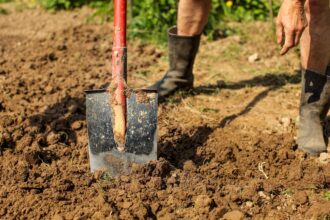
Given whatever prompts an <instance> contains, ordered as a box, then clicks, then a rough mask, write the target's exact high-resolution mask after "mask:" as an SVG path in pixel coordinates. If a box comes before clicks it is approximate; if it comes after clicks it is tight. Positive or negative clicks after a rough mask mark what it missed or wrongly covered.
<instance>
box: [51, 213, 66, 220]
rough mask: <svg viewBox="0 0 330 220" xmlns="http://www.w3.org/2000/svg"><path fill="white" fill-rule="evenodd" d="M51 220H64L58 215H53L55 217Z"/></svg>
mask: <svg viewBox="0 0 330 220" xmlns="http://www.w3.org/2000/svg"><path fill="white" fill-rule="evenodd" d="M52 220H64V218H63V217H62V216H61V215H60V214H55V215H54V216H53V217H52Z"/></svg>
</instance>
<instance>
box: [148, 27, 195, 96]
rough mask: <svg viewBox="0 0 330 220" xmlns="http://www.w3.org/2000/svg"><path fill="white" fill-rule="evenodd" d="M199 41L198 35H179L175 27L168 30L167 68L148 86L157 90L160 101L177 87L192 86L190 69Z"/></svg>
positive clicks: (182, 88) (192, 77)
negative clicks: (162, 75) (159, 77)
mask: <svg viewBox="0 0 330 220" xmlns="http://www.w3.org/2000/svg"><path fill="white" fill-rule="evenodd" d="M199 43H200V35H196V36H179V35H177V28H176V27H172V28H170V29H169V30H168V45H169V46H168V47H169V70H168V71H167V73H166V74H165V76H164V77H163V78H162V79H161V80H159V81H158V82H156V83H155V84H154V85H152V86H150V87H149V88H150V89H156V90H158V97H159V100H160V101H162V100H164V98H165V97H167V96H169V95H171V94H173V93H174V92H175V91H177V90H179V89H180V90H189V89H191V88H193V83H194V75H193V72H192V70H193V66H194V62H195V57H196V54H197V51H198V47H199Z"/></svg>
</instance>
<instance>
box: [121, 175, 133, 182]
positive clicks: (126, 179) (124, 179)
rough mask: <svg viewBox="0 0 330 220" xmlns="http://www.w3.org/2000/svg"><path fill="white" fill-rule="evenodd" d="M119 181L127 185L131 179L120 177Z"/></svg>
mask: <svg viewBox="0 0 330 220" xmlns="http://www.w3.org/2000/svg"><path fill="white" fill-rule="evenodd" d="M120 180H121V181H122V182H124V183H129V182H130V180H131V179H130V177H129V176H121V177H120Z"/></svg>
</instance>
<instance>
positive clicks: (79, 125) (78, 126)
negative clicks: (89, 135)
mask: <svg viewBox="0 0 330 220" xmlns="http://www.w3.org/2000/svg"><path fill="white" fill-rule="evenodd" d="M71 128H72V129H73V130H79V129H81V128H82V123H81V121H75V122H73V123H72V125H71Z"/></svg>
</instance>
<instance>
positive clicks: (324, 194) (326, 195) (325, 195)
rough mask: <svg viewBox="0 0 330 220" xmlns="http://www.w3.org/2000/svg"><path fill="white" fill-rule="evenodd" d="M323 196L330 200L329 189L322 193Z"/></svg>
mask: <svg viewBox="0 0 330 220" xmlns="http://www.w3.org/2000/svg"><path fill="white" fill-rule="evenodd" d="M323 198H324V199H325V200H327V201H330V191H327V192H324V193H323Z"/></svg>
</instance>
